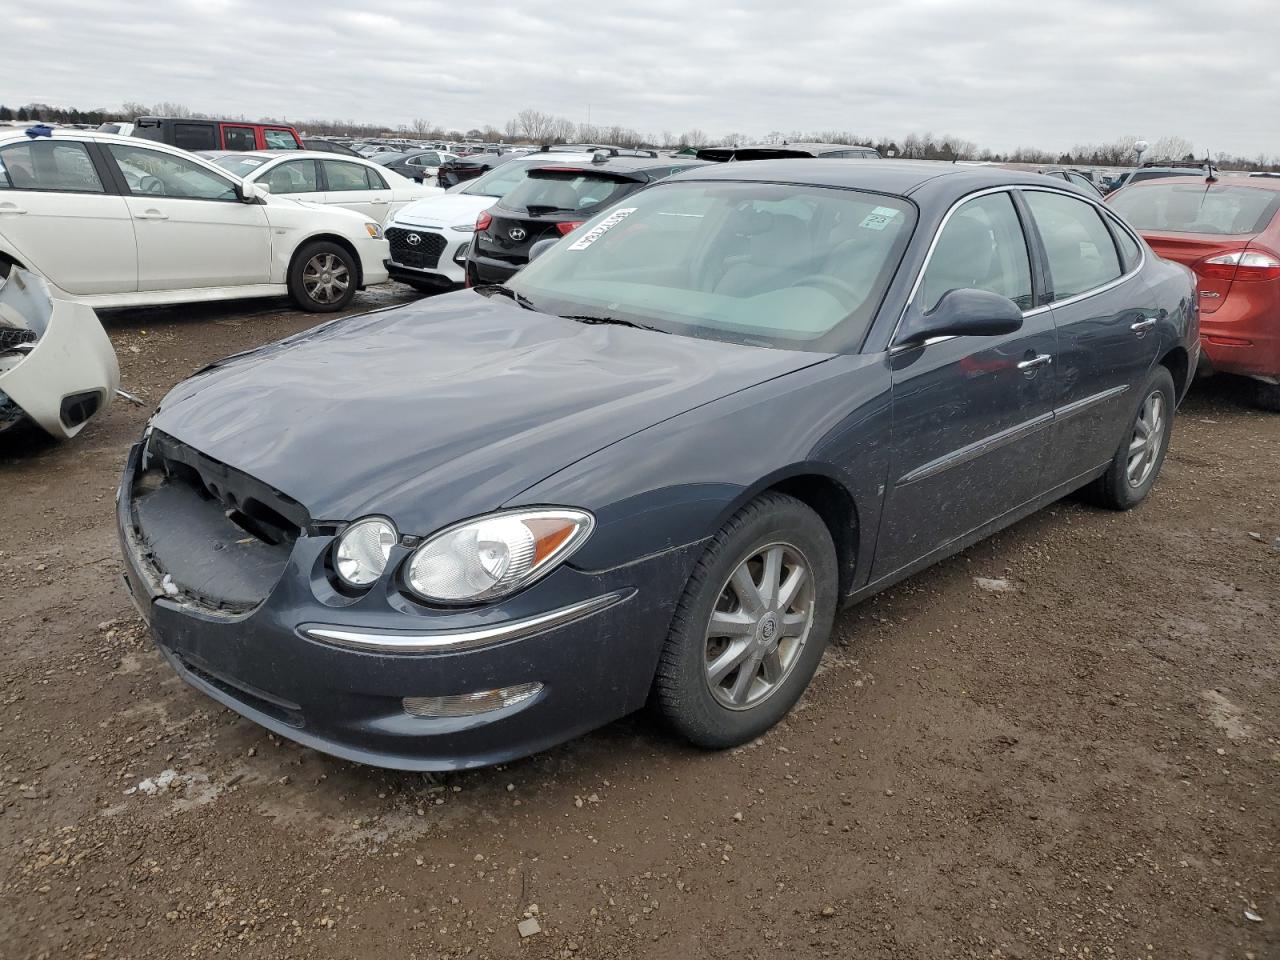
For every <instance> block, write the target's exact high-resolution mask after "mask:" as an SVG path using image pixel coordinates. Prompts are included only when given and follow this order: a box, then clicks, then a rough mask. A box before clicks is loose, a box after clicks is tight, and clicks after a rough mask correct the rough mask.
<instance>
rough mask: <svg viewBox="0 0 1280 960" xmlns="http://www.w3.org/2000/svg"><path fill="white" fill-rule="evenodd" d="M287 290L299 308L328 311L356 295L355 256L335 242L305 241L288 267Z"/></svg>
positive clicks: (321, 311)
mask: <svg viewBox="0 0 1280 960" xmlns="http://www.w3.org/2000/svg"><path fill="white" fill-rule="evenodd" d="M289 294H290V296H292V297H293V300H294V302H295V303H296V304H297V305H298V306H300V307H301V308H302V309H303V310H309V311H311V312H312V313H332V312H333V311H335V310H342V309H343V308H345V307H347V306H348V305H349V304H350V303H351V300H352V298H353V297H355V295H356V263H355V258H354V257H352V256H351V254H350V253H348V252H347V251H346V250H345V249H343V248H342V247H340V246H338V245H337V244H336V243H330V242H329V241H327V240H320V241H317V242H316V243H309V244H307V245H306V246H305V247H303V248H302V249H301V250H299V251H298V252H297V254H295V255H294V258H293V264H292V265H291V266H290V267H289Z"/></svg>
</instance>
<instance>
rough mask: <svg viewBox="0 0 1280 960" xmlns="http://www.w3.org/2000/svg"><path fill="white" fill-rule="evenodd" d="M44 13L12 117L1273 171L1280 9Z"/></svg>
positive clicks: (36, 13) (591, 6)
mask: <svg viewBox="0 0 1280 960" xmlns="http://www.w3.org/2000/svg"><path fill="white" fill-rule="evenodd" d="M860 6H863V5H861V4H839V3H831V2H814V0H790V2H781V0H773V2H762V0H737V2H731V0H700V2H698V3H696V4H695V3H689V2H687V0H642V2H640V3H636V4H631V5H628V6H626V7H622V6H619V5H617V4H616V3H614V4H610V3H609V2H608V0H594V2H582V0H557V2H541V3H538V2H532V3H531V2H527V0H526V2H523V3H518V4H517V3H509V2H504V0H492V2H486V3H469V4H460V3H457V2H456V0H452V2H439V0H418V2H405V0H396V2H393V0H363V2H362V3H360V4H359V5H357V4H354V3H338V2H334V0H308V2H306V3H302V2H298V0H280V2H276V3H272V4H270V5H267V4H259V3H251V2H241V0H167V2H165V3H164V4H163V5H161V4H156V5H154V6H153V7H152V8H151V9H150V10H146V9H144V8H142V7H137V6H129V5H121V4H119V3H118V2H114V0H112V2H104V0H42V2H41V3H40V4H32V5H30V6H29V7H28V11H29V12H22V13H10V14H7V15H6V16H5V18H4V19H5V33H6V35H7V37H6V38H7V39H8V41H9V42H8V43H6V49H7V51H8V52H7V54H6V56H5V57H4V58H3V59H0V102H8V103H10V104H16V103H21V102H29V101H33V100H35V101H43V102H48V103H53V104H59V105H67V106H79V107H94V106H117V105H118V104H120V103H121V102H123V101H124V100H140V101H143V102H155V101H161V100H165V101H171V102H180V103H184V104H186V105H188V106H190V107H192V108H193V109H196V110H202V111H206V112H223V113H228V114H233V115H234V114H241V113H243V114H246V115H249V116H261V115H276V116H289V117H291V118H308V117H315V118H322V117H323V118H340V119H355V120H362V121H370V122H385V123H388V124H391V125H395V124H399V123H407V122H409V121H410V120H411V119H413V118H414V117H423V118H426V119H429V120H431V121H432V122H434V123H438V124H441V125H444V126H451V127H464V128H465V127H470V126H474V125H483V124H494V125H495V126H499V127H500V126H501V125H502V123H503V122H504V121H505V120H506V119H507V118H509V117H511V116H512V115H513V114H515V113H516V112H517V111H518V110H520V109H522V108H524V107H534V108H536V109H539V110H542V111H546V112H550V113H555V114H561V115H564V116H567V117H569V118H570V119H573V120H585V119H587V111H588V108H589V109H590V111H591V119H592V120H593V121H594V122H596V123H599V124H606V125H610V124H615V123H616V124H620V125H622V126H629V127H634V128H636V129H638V130H641V131H645V132H653V133H658V132H660V131H663V130H670V131H673V132H679V131H681V130H686V129H689V128H692V127H699V128H701V129H703V130H705V131H707V132H708V133H711V134H712V135H715V136H719V135H721V134H723V133H726V132H730V131H738V132H744V133H750V134H763V133H766V132H768V131H772V130H778V131H782V132H790V131H796V130H819V129H845V130H854V131H862V132H865V133H866V134H868V135H871V136H881V135H887V136H900V135H901V134H903V133H906V132H909V131H912V130H914V131H918V132H923V131H925V130H932V131H933V132H935V133H944V132H946V133H952V134H955V135H958V136H961V137H963V138H965V139H968V140H973V141H976V142H977V143H979V144H980V145H982V146H989V147H992V148H994V149H999V150H1007V149H1010V148H1012V147H1015V146H1018V145H1027V146H1039V147H1044V148H1048V149H1065V148H1068V147H1070V146H1072V145H1073V144H1076V143H1080V142H1090V141H1103V140H1109V139H1114V138H1115V137H1118V136H1121V135H1125V134H1140V135H1143V136H1146V137H1149V138H1155V137H1158V136H1162V135H1166V134H1176V135H1180V136H1183V137H1186V138H1188V139H1189V140H1191V141H1192V142H1193V143H1194V144H1195V145H1196V148H1197V150H1205V149H1209V150H1213V151H1218V150H1225V151H1228V152H1231V153H1240V154H1245V155H1256V154H1258V153H1267V154H1280V128H1278V127H1277V125H1276V124H1275V123H1274V121H1273V118H1274V115H1275V113H1274V98H1275V93H1276V91H1277V90H1280V62H1278V60H1277V57H1276V55H1275V54H1276V51H1277V50H1280V17H1277V16H1276V15H1275V14H1276V11H1275V9H1274V6H1275V5H1274V0H1235V2H1234V3H1233V4H1232V5H1231V7H1230V12H1229V14H1226V13H1225V12H1222V11H1223V8H1222V7H1217V8H1215V7H1214V6H1213V5H1211V4H1207V3H1206V2H1204V0H1129V2H1122V3H1117V2H1115V0H1071V2H1069V3H1068V2H1062V3H1052V4H1029V3H1025V2H1021V0H966V2H961V0H955V2H949V0H899V2H897V3H889V4H876V5H866V7H867V8H866V9H858V7H860Z"/></svg>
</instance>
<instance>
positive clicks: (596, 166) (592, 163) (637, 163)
mask: <svg viewBox="0 0 1280 960" xmlns="http://www.w3.org/2000/svg"><path fill="white" fill-rule="evenodd" d="M532 156H535V157H539V158H540V159H542V161H543V162H544V163H545V162H546V158H547V157H548V156H553V157H563V156H566V154H562V153H561V154H556V153H551V154H546V153H541V154H533V155H532ZM597 156H599V154H584V157H585V158H586V159H585V160H584V161H583V165H582V169H583V170H585V171H586V172H588V173H590V172H592V171H596V170H599V171H603V172H604V173H644V172H646V171H648V170H671V169H673V168H675V167H685V168H692V167H705V166H707V161H705V160H695V159H693V158H692V157H610V158H609V159H608V160H603V161H600V160H596V159H595V157H597ZM560 162H563V161H560ZM557 165H558V164H557ZM534 169H535V170H536V169H537V167H536V166H535V167H534Z"/></svg>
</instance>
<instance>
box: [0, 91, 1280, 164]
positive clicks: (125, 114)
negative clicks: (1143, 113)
mask: <svg viewBox="0 0 1280 960" xmlns="http://www.w3.org/2000/svg"><path fill="white" fill-rule="evenodd" d="M139 116H164V117H180V118H185V117H197V118H206V119H220V120H249V119H251V118H249V117H246V116H244V115H240V116H227V115H224V114H218V115H213V114H203V113H199V112H197V111H193V110H191V109H190V108H188V107H187V106H185V105H184V104H180V103H168V102H162V103H155V104H145V103H137V102H125V103H124V104H122V105H121V107H120V109H119V110H108V109H101V108H99V109H94V110H79V109H75V108H64V107H51V106H49V105H47V104H27V105H25V106H23V107H20V108H18V109H16V110H12V109H10V108H8V107H6V106H3V105H0V122H12V121H14V120H16V121H18V122H23V121H27V120H42V121H46V122H52V123H90V124H97V123H104V122H106V121H109V120H129V119H133V118H134V117H139ZM253 119H256V120H258V121H264V122H273V123H288V124H290V125H292V126H295V127H297V128H298V129H300V130H303V131H305V132H307V133H308V134H310V135H313V136H349V137H378V136H388V135H391V136H395V135H399V136H407V137H414V138H418V139H424V140H454V141H456V140H482V141H486V142H491V143H500V142H506V143H608V144H615V145H617V146H620V147H661V148H664V149H682V148H686V147H702V146H733V145H736V144H744V143H760V142H766V143H782V142H785V141H790V142H799V141H818V142H822V143H849V144H861V145H867V146H873V147H875V148H876V149H877V150H879V151H880V153H881V154H882V155H883V156H893V157H902V158H904V159H909V160H977V161H990V162H1014V163H1032V164H1068V165H1077V166H1086V165H1087V166H1108V167H1123V166H1129V165H1132V164H1133V163H1134V162H1135V160H1136V159H1137V158H1136V154H1135V152H1134V144H1135V143H1136V142H1137V141H1138V139H1139V138H1138V137H1137V136H1130V137H1119V138H1117V139H1114V140H1110V141H1106V142H1100V143H1081V144H1076V145H1074V146H1073V147H1071V149H1069V150H1063V151H1053V150H1044V149H1042V148H1039V147H1026V146H1020V147H1017V148H1015V149H1013V150H1006V151H997V150H992V149H990V148H987V147H980V146H978V144H976V143H974V142H973V141H972V140H969V139H966V138H964V137H960V136H955V135H953V134H938V135H935V134H933V133H932V132H925V133H908V134H906V135H905V136H902V137H888V136H872V135H869V134H866V133H864V132H858V131H853V130H839V129H828V130H809V131H803V130H792V131H789V132H785V133H784V132H782V131H779V130H771V131H769V132H768V133H765V134H763V135H759V134H752V133H746V132H739V131H735V132H730V133H727V134H725V135H723V136H721V137H712V136H711V135H709V134H707V133H706V132H705V131H703V130H700V129H697V128H694V129H690V130H686V131H684V132H683V133H673V132H672V131H670V130H663V131H661V132H660V133H654V132H647V133H642V132H640V131H637V130H635V129H633V128H631V127H625V126H621V125H618V124H588V123H575V122H574V121H572V120H570V119H568V118H566V117H561V116H556V115H554V114H550V113H544V112H542V111H540V110H535V109H532V108H527V109H524V110H521V111H520V112H519V113H517V114H516V115H515V116H514V117H512V118H511V119H509V120H507V121H506V123H504V124H503V125H502V127H501V129H499V128H497V127H495V126H493V125H492V124H485V125H483V126H476V127H472V128H470V129H468V130H461V129H456V128H446V127H443V126H440V125H438V124H434V123H432V122H431V121H429V120H427V119H425V118H415V119H414V120H413V121H412V122H411V123H408V124H399V125H397V126H395V127H388V126H386V125H384V124H378V123H369V122H367V121H358V120H335V119H309V120H299V119H296V118H289V117H257V118H253ZM1205 158H1206V151H1205V150H1204V149H1203V148H1199V149H1198V148H1197V147H1196V146H1195V144H1193V143H1192V141H1191V140H1188V139H1187V138H1185V137H1181V136H1164V137H1160V138H1157V139H1154V140H1152V141H1151V142H1150V145H1149V146H1148V148H1147V150H1146V151H1145V153H1144V154H1143V159H1144V160H1202V159H1205ZM1211 159H1212V160H1213V161H1214V162H1215V163H1216V164H1217V165H1218V166H1220V167H1222V168H1224V169H1258V170H1280V157H1278V156H1275V155H1267V154H1258V155H1256V156H1253V157H1245V156H1241V155H1236V154H1231V153H1229V152H1227V151H1215V152H1213V153H1212V156H1211Z"/></svg>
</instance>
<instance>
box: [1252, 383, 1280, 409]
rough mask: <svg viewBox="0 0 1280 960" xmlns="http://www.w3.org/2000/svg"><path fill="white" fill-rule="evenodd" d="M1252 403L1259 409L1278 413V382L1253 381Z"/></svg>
mask: <svg viewBox="0 0 1280 960" xmlns="http://www.w3.org/2000/svg"><path fill="white" fill-rule="evenodd" d="M1251 399H1252V401H1253V405H1254V406H1255V407H1257V408H1258V409H1259V410H1267V411H1269V412H1271V413H1280V383H1267V382H1266V381H1265V380H1255V381H1253V396H1252V397H1251Z"/></svg>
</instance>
